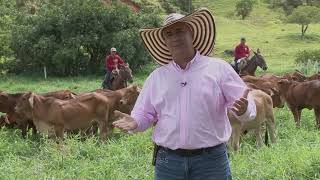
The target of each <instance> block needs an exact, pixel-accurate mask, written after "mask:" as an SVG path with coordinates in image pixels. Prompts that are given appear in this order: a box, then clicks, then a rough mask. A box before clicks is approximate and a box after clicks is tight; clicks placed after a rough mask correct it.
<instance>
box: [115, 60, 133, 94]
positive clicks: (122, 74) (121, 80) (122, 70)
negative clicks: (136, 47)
mask: <svg viewBox="0 0 320 180" xmlns="http://www.w3.org/2000/svg"><path fill="white" fill-rule="evenodd" d="M127 81H129V82H132V70H131V69H130V67H129V64H124V65H119V69H118V70H116V71H115V72H114V74H113V78H112V79H111V90H114V91H115V90H118V89H122V88H125V87H127V86H128V84H127Z"/></svg>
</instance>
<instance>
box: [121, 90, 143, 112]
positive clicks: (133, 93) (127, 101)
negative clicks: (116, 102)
mask: <svg viewBox="0 0 320 180" xmlns="http://www.w3.org/2000/svg"><path fill="white" fill-rule="evenodd" d="M139 94H140V89H139V88H138V87H137V86H136V85H131V86H129V87H127V90H126V91H125V94H124V96H123V97H122V98H121V100H120V104H121V105H126V106H129V107H130V109H132V108H133V106H134V104H135V103H136V101H137V98H138V96H139Z"/></svg>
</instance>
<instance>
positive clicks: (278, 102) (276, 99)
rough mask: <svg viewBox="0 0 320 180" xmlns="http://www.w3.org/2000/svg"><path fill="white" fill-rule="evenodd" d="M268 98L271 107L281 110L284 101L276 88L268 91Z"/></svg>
mask: <svg viewBox="0 0 320 180" xmlns="http://www.w3.org/2000/svg"><path fill="white" fill-rule="evenodd" d="M270 92H271V93H270V94H269V95H270V96H271V98H272V104H273V107H274V108H275V107H278V108H283V107H284V104H285V99H284V98H283V96H281V94H280V92H279V90H278V89H277V88H271V89H270Z"/></svg>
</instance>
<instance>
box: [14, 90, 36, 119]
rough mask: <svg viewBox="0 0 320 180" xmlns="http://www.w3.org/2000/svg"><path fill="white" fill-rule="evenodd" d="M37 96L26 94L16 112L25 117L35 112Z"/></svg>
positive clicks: (30, 93)
mask: <svg viewBox="0 0 320 180" xmlns="http://www.w3.org/2000/svg"><path fill="white" fill-rule="evenodd" d="M35 96H36V95H35V94H34V93H32V92H29V93H26V94H24V95H23V96H22V97H21V98H20V99H19V101H18V103H17V105H16V107H15V111H16V112H17V113H18V114H23V115H25V116H28V114H31V113H30V112H32V111H33V108H34V104H35Z"/></svg>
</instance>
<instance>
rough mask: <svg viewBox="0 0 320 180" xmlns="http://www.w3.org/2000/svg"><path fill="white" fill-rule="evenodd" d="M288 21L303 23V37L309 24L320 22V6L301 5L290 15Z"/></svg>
mask: <svg viewBox="0 0 320 180" xmlns="http://www.w3.org/2000/svg"><path fill="white" fill-rule="evenodd" d="M288 22H289V23H295V24H299V25H301V37H304V35H305V33H306V31H307V29H308V27H309V24H311V23H319V22H320V8H317V7H315V6H299V7H298V8H296V9H294V10H293V12H292V14H291V15H289V16H288Z"/></svg>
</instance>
